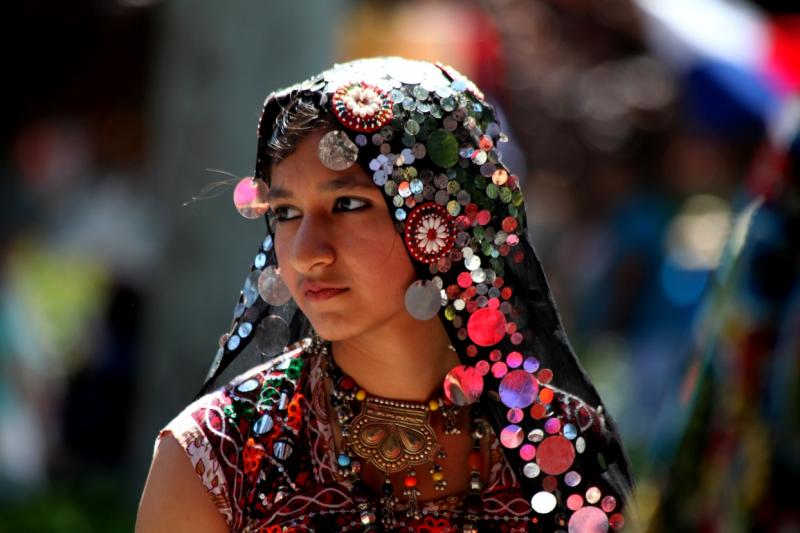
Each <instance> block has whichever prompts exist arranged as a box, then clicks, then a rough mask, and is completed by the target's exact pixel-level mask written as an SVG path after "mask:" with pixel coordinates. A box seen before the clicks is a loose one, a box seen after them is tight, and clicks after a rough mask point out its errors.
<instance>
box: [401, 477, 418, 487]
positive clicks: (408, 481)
mask: <svg viewBox="0 0 800 533" xmlns="http://www.w3.org/2000/svg"><path fill="white" fill-rule="evenodd" d="M403 485H405V486H406V487H407V488H409V489H410V488H413V487H416V486H417V477H416V476H406V478H405V479H404V480H403Z"/></svg>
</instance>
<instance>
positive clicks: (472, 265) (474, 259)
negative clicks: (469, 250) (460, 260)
mask: <svg viewBox="0 0 800 533" xmlns="http://www.w3.org/2000/svg"><path fill="white" fill-rule="evenodd" d="M464 266H465V267H467V270H475V269H477V268H480V266H481V258H480V257H478V256H477V255H471V256H469V257H467V258H466V259H465V260H464Z"/></svg>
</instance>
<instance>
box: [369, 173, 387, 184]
mask: <svg viewBox="0 0 800 533" xmlns="http://www.w3.org/2000/svg"><path fill="white" fill-rule="evenodd" d="M388 179H389V178H388V177H387V176H386V172H385V171H383V170H376V171H375V172H374V173H373V174H372V182H373V183H374V184H375V185H377V186H378V187H383V186H384V185H386V181H387V180H388Z"/></svg>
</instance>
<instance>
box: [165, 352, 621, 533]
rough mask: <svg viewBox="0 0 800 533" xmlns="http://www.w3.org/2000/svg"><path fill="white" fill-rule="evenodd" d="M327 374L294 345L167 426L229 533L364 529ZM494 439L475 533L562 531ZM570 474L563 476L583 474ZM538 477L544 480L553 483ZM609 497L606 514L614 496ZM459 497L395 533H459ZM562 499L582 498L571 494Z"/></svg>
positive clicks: (429, 508) (429, 506) (431, 507)
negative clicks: (344, 467) (331, 412)
mask: <svg viewBox="0 0 800 533" xmlns="http://www.w3.org/2000/svg"><path fill="white" fill-rule="evenodd" d="M323 378H324V363H323V362H321V361H320V358H319V357H314V356H312V355H310V354H308V353H306V352H304V351H303V349H302V348H296V349H294V350H292V351H289V352H286V353H285V354H283V355H281V356H279V357H277V358H275V359H274V360H272V361H270V362H268V363H265V364H263V365H260V366H258V367H255V368H253V369H251V370H249V371H248V372H246V373H244V374H242V375H241V376H239V377H237V378H236V379H234V380H233V381H232V382H231V383H230V384H228V385H226V386H225V387H223V388H221V389H218V390H217V391H215V392H212V393H209V394H207V395H205V396H203V397H201V398H199V399H198V400H196V401H195V402H194V403H192V404H190V405H189V406H188V407H187V408H186V409H185V410H184V411H183V412H182V413H181V414H179V415H178V416H177V417H176V418H175V419H173V420H172V421H171V422H170V423H169V424H168V425H167V426H166V428H164V430H162V432H161V435H163V434H164V433H167V432H169V433H172V434H173V435H174V436H175V438H176V439H177V440H178V442H179V443H180V445H181V447H182V448H183V449H184V451H185V452H186V455H187V457H188V458H189V460H190V461H191V463H192V466H193V467H194V470H195V472H196V473H197V475H198V478H199V479H200V481H201V483H202V484H203V486H204V487H205V488H206V490H208V492H209V494H210V495H211V497H212V499H213V501H214V503H215V505H216V506H217V508H218V509H219V511H220V513H221V514H222V515H223V517H224V518H225V521H226V523H227V524H228V526H229V527H230V529H231V531H268V532H271V531H276V532H277V531H360V530H363V526H362V524H361V523H360V521H359V512H358V510H357V509H356V507H355V504H354V502H353V500H352V498H351V496H350V484H349V482H347V481H346V480H345V479H344V478H342V477H340V476H339V475H337V465H336V450H335V449H334V446H333V442H334V440H333V434H332V428H331V426H330V424H329V423H328V420H329V417H328V413H327V407H326V401H325V394H326V393H325V387H324V384H323ZM566 424H568V422H567V423H566ZM551 429H552V428H551ZM569 431H570V430H569V428H568V429H567V436H566V437H564V438H565V439H566V438H567V437H569V436H570V434H569ZM562 433H563V432H562ZM489 439H490V444H489V453H490V457H489V461H490V462H489V464H490V465H491V466H490V468H489V474H488V481H487V483H486V484H485V485H484V488H483V490H482V492H481V498H482V500H483V506H484V508H483V513H482V515H481V523H480V525H479V530H480V531H507V532H513V531H555V530H556V529H557V527H559V526H561V525H563V524H558V523H553V522H551V520H552V519H553V518H554V517H557V516H560V519H561V520H566V519H567V517H566V516H565V515H564V514H563V513H562V514H560V515H559V513H558V512H557V511H553V512H552V513H547V515H543V516H539V515H537V513H535V512H532V511H531V503H530V502H529V501H527V500H526V499H525V498H524V496H523V495H522V493H521V491H520V485H519V482H518V480H517V478H516V476H515V474H514V471H513V469H512V468H511V467H510V465H509V464H508V463H507V462H506V460H505V458H504V454H503V452H502V449H501V446H500V443H499V441H498V439H497V438H496V437H495V436H494V434H493V433H490V435H489ZM551 462H552V460H551ZM562 462H563V458H562ZM543 467H544V468H557V466H555V467H554V466H553V465H547V466H545V465H543ZM572 474H573V475H572V476H569V475H568V476H567V478H569V477H572V479H573V481H574V479H575V478H576V477H577V478H580V475H579V474H577V473H576V472H572ZM542 478H543V483H545V484H548V483H551V482H552V481H548V479H550V480H555V478H552V477H549V478H548V477H545V475H544V474H542ZM587 481H590V480H587ZM596 481H600V480H596ZM578 484H579V485H581V486H584V484H585V482H584V483H581V482H580V480H579V482H578ZM587 486H588V485H587ZM565 488H566V487H565ZM594 489H595V491H596V492H598V493H599V492H600V490H601V489H598V488H597V487H595V488H594ZM606 490H607V489H606ZM605 497H606V499H605V500H604V508H608V507H609V505H610V503H611V502H610V500H609V494H605ZM570 498H571V499H570ZM587 498H588V499H590V498H591V496H587ZM610 498H612V499H613V496H610ZM460 500H461V498H460V497H458V496H449V497H446V498H441V499H437V500H433V501H427V502H422V503H421V506H420V508H421V511H422V513H423V515H422V518H421V519H419V520H413V519H407V518H405V516H404V514H403V513H404V510H403V508H402V506H401V507H399V509H398V513H397V514H398V528H397V530H398V531H414V532H435V531H442V532H445V531H460V530H461V528H460V527H459V523H460V518H461V517H460V514H461V511H460V509H459V508H460ZM561 503H562V504H563V505H567V506H570V505H571V506H575V505H576V503H577V502H576V499H575V498H574V496H572V495H570V496H566V495H565V496H564V499H563V501H562V502H561ZM595 503H596V502H595ZM587 505H588V503H587ZM581 507H583V505H582V506H581ZM593 509H596V510H597V511H598V512H603V511H602V510H601V509H600V508H598V507H593ZM564 510H567V509H566V508H565V509H564ZM557 519H558V518H556V520H557ZM620 519H621V517H618V518H616V520H620ZM614 520H615V518H614V515H613V514H612V517H611V522H612V523H613V521H614ZM284 528H287V529H284Z"/></svg>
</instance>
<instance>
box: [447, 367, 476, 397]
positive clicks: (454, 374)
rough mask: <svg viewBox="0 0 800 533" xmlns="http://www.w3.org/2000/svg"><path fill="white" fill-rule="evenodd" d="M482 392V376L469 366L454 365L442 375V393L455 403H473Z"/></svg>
mask: <svg viewBox="0 0 800 533" xmlns="http://www.w3.org/2000/svg"><path fill="white" fill-rule="evenodd" d="M482 392H483V376H482V375H481V373H480V372H479V371H478V370H476V369H475V368H473V367H471V366H464V365H459V366H457V367H454V368H452V369H451V370H450V372H448V373H447V375H446V376H445V377H444V395H445V396H446V397H447V399H448V400H450V401H451V402H453V404H455V405H470V404H473V403H475V402H476V401H477V400H478V398H479V397H480V395H481V393H482Z"/></svg>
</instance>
